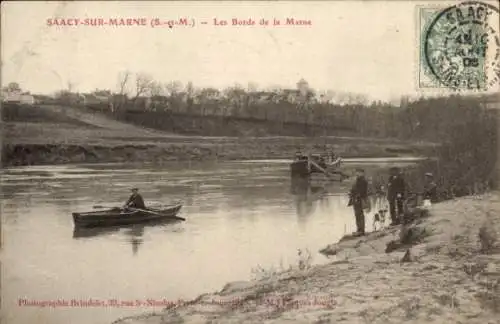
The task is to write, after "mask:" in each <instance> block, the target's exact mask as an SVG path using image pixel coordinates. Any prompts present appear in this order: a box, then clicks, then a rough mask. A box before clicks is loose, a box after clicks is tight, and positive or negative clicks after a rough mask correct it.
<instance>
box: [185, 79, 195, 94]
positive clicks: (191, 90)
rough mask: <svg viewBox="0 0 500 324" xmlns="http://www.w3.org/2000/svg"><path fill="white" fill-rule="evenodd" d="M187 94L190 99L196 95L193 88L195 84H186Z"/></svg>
mask: <svg viewBox="0 0 500 324" xmlns="http://www.w3.org/2000/svg"><path fill="white" fill-rule="evenodd" d="M185 91H186V93H187V95H188V97H189V98H191V97H193V95H194V86H193V82H191V81H189V82H188V83H187V84H186V90H185Z"/></svg>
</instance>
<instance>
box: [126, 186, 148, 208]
mask: <svg viewBox="0 0 500 324" xmlns="http://www.w3.org/2000/svg"><path fill="white" fill-rule="evenodd" d="M127 207H130V208H139V209H145V208H146V205H145V204H144V199H142V197H141V195H139V189H137V188H133V189H132V195H131V196H130V198H129V199H128V200H127V202H126V203H125V208H127Z"/></svg>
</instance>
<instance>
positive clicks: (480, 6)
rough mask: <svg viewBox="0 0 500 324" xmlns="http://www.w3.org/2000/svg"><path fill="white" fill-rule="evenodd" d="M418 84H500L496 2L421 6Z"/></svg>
mask: <svg viewBox="0 0 500 324" xmlns="http://www.w3.org/2000/svg"><path fill="white" fill-rule="evenodd" d="M418 16H419V17H418V18H419V22H420V26H419V27H420V28H419V32H420V35H419V50H420V58H419V87H420V88H448V89H453V90H477V91H485V90H491V89H492V88H495V87H498V85H499V84H500V33H499V23H498V22H499V10H498V5H497V6H495V5H493V4H491V3H484V2H479V1H467V2H462V3H459V4H457V5H453V6H450V7H445V8H443V7H440V8H436V7H420V8H419V13H418Z"/></svg>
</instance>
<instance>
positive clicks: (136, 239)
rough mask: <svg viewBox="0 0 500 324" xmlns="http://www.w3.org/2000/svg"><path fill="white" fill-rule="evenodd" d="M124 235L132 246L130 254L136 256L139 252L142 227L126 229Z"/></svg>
mask: <svg viewBox="0 0 500 324" xmlns="http://www.w3.org/2000/svg"><path fill="white" fill-rule="evenodd" d="M125 234H126V235H127V236H128V237H129V242H130V243H131V244H132V254H133V255H137V251H139V246H140V245H141V244H142V242H143V239H142V236H143V235H144V226H133V227H132V228H130V229H127V231H126V232H125Z"/></svg>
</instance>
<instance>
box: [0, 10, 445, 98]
mask: <svg viewBox="0 0 500 324" xmlns="http://www.w3.org/2000/svg"><path fill="white" fill-rule="evenodd" d="M441 3H442V4H447V3H448V4H450V3H453V2H441ZM429 5H436V2H415V1H359V2H357V1H346V2H340V1H322V2H311V1H308V2H305V1H304V2H301V1H294V2H284V1H283V2H281V1H280V2H264V1H262V2H243V1H242V2H222V1H221V2H182V1H177V2H160V1H158V2H148V1H141V2H134V1H124V2H118V1H116V2H115V1H112V2H97V1H95V2H84V1H81V2H80V1H78V2H21V1H19V2H3V3H2V13H1V14H2V26H1V27H2V29H1V36H2V38H1V40H2V44H1V45H2V48H1V50H2V51H1V54H2V85H5V84H7V83H8V82H18V83H19V84H20V85H21V87H22V88H23V89H27V90H29V91H31V92H32V93H51V92H54V91H57V90H60V89H67V87H68V84H69V83H71V84H73V89H74V90H76V91H80V92H87V91H91V90H93V89H96V88H99V89H110V90H112V91H116V90H117V89H118V78H119V75H120V73H122V72H123V71H131V72H132V73H147V74H149V75H151V76H152V77H153V78H154V79H155V80H158V81H160V82H168V81H172V80H179V81H181V82H182V83H183V84H186V83H187V82H189V81H191V82H192V83H193V84H194V86H195V87H206V86H212V87H216V88H222V87H226V86H231V85H234V84H235V83H239V84H241V85H243V86H247V84H248V82H253V83H255V84H257V85H258V87H259V88H265V87H269V86H273V85H279V86H282V87H290V88H295V87H296V83H297V82H298V81H299V80H300V79H301V78H304V79H305V80H306V81H308V82H309V84H310V86H311V87H312V88H314V89H318V90H327V89H331V90H335V91H339V92H354V93H363V94H366V95H368V96H369V97H370V98H371V99H374V100H390V99H392V98H395V97H399V96H401V95H416V94H419V93H421V92H422V90H420V89H419V88H418V82H417V75H418V69H419V67H418V64H419V59H418V51H419V40H418V33H419V31H418V29H419V27H418V21H417V20H418V19H417V17H418V15H417V10H418V8H419V6H429ZM98 17H101V18H103V19H105V20H107V19H109V18H145V19H147V21H148V25H149V22H150V21H151V19H154V18H158V19H161V20H167V19H179V18H182V17H186V18H188V19H189V20H194V21H195V26H194V27H192V28H191V27H182V26H175V27H173V28H167V27H165V26H161V27H156V28H153V27H151V26H121V27H116V26H100V27H96V26H82V25H80V26H48V25H47V19H52V18H65V19H66V18H79V19H82V20H83V19H85V18H98ZM214 18H215V19H217V20H219V21H220V20H228V21H229V23H231V19H232V18H238V19H249V18H250V19H253V20H254V21H255V22H256V24H257V25H256V26H231V25H229V26H214V25H213V20H214ZM261 18H264V19H267V20H270V24H271V25H269V26H260V25H259V20H260V19H261ZM274 18H276V19H280V20H284V19H286V18H295V19H303V20H310V21H311V23H312V25H311V26H289V25H281V26H272V21H273V19H274ZM201 21H207V22H208V24H207V25H202V24H201Z"/></svg>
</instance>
